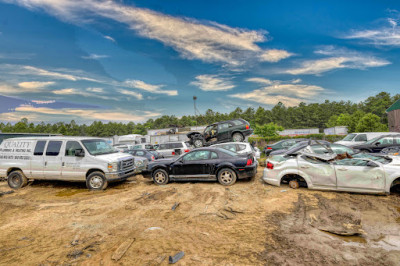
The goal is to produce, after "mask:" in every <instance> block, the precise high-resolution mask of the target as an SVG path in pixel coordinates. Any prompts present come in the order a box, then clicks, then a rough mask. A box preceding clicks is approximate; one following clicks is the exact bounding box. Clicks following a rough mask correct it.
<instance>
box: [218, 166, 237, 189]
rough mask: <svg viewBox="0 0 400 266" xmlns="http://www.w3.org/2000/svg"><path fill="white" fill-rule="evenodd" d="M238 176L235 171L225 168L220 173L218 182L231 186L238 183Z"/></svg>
mask: <svg viewBox="0 0 400 266" xmlns="http://www.w3.org/2000/svg"><path fill="white" fill-rule="evenodd" d="M236 180H237V176H236V173H235V171H233V170H232V169H229V168H223V169H221V170H220V171H219V172H218V182H219V183H220V184H221V185H224V186H231V185H233V184H235V183H236Z"/></svg>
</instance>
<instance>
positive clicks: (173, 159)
mask: <svg viewBox="0 0 400 266" xmlns="http://www.w3.org/2000/svg"><path fill="white" fill-rule="evenodd" d="M175 161H176V158H168V159H158V160H156V161H153V162H151V163H150V165H157V164H171V163H173V162H175Z"/></svg>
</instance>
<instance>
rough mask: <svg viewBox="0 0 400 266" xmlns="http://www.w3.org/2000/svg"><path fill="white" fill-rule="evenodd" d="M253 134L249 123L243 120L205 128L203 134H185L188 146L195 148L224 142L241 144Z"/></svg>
mask: <svg viewBox="0 0 400 266" xmlns="http://www.w3.org/2000/svg"><path fill="white" fill-rule="evenodd" d="M252 133H253V129H251V128H250V123H249V122H247V121H246V120H243V119H240V118H238V119H232V120H229V121H222V122H218V123H214V124H212V125H209V126H207V127H206V128H205V129H204V131H203V133H200V132H190V133H188V134H187V137H188V138H189V140H190V141H189V144H190V145H192V146H194V147H195V148H200V147H203V146H210V145H213V144H217V143H224V142H230V141H233V142H243V141H244V140H245V138H246V137H247V136H250V135H251V134H252Z"/></svg>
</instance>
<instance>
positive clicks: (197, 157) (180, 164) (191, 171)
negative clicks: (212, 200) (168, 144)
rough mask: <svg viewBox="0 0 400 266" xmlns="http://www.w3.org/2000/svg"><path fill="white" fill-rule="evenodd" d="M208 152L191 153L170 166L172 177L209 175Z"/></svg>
mask: <svg viewBox="0 0 400 266" xmlns="http://www.w3.org/2000/svg"><path fill="white" fill-rule="evenodd" d="M209 162H210V151H207V150H200V151H192V152H190V153H188V154H186V155H185V156H183V157H182V158H181V159H180V160H178V161H176V162H175V163H174V164H173V165H172V169H171V172H172V175H174V176H176V177H180V176H181V177H183V176H190V177H194V178H196V177H200V176H204V175H208V174H210V172H209V167H208V166H207V165H208V164H209Z"/></svg>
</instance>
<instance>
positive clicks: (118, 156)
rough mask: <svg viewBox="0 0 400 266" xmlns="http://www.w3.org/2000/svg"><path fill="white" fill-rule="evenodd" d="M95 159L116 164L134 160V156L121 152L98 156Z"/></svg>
mask: <svg viewBox="0 0 400 266" xmlns="http://www.w3.org/2000/svg"><path fill="white" fill-rule="evenodd" d="M94 157H95V158H96V159H99V160H101V161H104V162H116V161H123V160H128V159H132V158H133V156H132V155H130V154H129V153H121V152H116V153H110V154H101V155H96V156H94Z"/></svg>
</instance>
